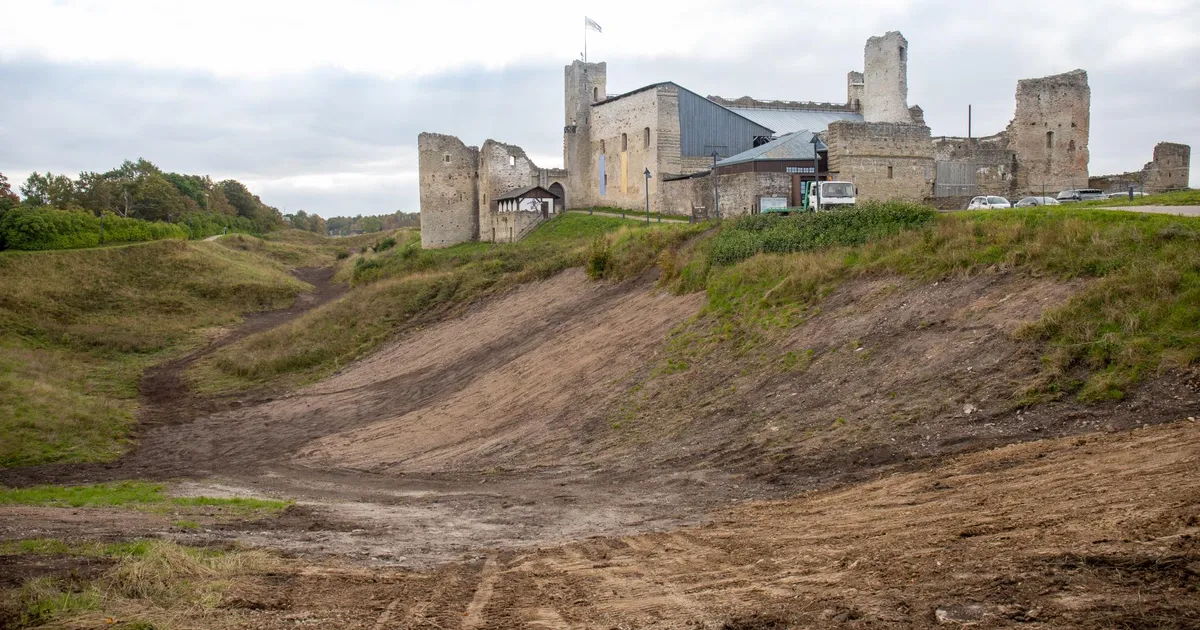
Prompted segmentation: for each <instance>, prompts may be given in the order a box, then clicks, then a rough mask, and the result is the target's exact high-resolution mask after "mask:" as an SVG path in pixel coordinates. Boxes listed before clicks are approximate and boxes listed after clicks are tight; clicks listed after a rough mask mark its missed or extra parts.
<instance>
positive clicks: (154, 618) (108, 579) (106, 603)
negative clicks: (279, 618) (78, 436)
mask: <svg viewBox="0 0 1200 630" xmlns="http://www.w3.org/2000/svg"><path fill="white" fill-rule="evenodd" d="M69 555H72V554H69ZM107 557H110V558H113V559H116V560H117V564H116V565H115V566H114V567H113V568H112V569H110V570H108V571H107V572H105V573H104V574H103V575H101V576H100V577H99V578H97V579H94V580H91V581H88V582H84V583H80V582H79V581H78V580H74V579H69V578H68V579H54V578H36V579H33V580H29V581H27V582H26V583H25V584H24V585H23V586H22V588H21V589H20V590H19V591H18V592H17V593H16V594H15V596H16V599H17V600H18V601H17V605H18V607H19V608H20V609H21V611H22V615H21V618H20V619H19V621H18V623H19V624H20V626H34V625H36V626H38V627H46V628H80V627H113V626H115V627H125V628H129V627H142V628H166V627H174V626H176V625H177V624H179V623H183V622H185V620H186V622H188V623H194V622H195V621H196V619H198V618H200V619H202V618H204V617H205V616H206V614H212V613H213V611H215V610H216V608H217V606H218V605H219V604H220V603H221V600H222V598H223V597H224V595H225V593H226V592H227V591H228V589H229V588H230V586H231V585H232V584H234V583H236V582H237V581H238V580H239V579H243V578H246V577H248V576H253V575H261V574H263V573H269V572H272V571H278V570H280V569H281V568H282V567H284V566H285V565H286V562H285V561H284V560H282V559H280V558H278V557H276V556H273V555H270V554H268V553H265V552H262V551H246V550H235V551H229V552H222V551H214V550H208V549H196V548H190V547H183V546H180V545H176V544H174V543H170V542H165V541H141V542H140V544H139V545H138V546H136V547H131V548H129V549H114V550H113V551H112V553H111V554H109V555H108V556H107Z"/></svg>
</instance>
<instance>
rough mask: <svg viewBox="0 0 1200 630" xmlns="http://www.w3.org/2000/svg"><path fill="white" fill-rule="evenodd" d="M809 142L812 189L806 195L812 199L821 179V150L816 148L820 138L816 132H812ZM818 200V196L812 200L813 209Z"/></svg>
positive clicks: (819, 143) (815, 207)
mask: <svg viewBox="0 0 1200 630" xmlns="http://www.w3.org/2000/svg"><path fill="white" fill-rule="evenodd" d="M809 142H811V143H812V145H813V183H812V189H811V190H809V191H808V197H809V198H810V199H812V196H813V194H814V193H815V192H816V191H817V187H818V186H820V184H819V183H818V182H820V181H821V152H820V151H818V150H817V148H818V147H819V146H820V145H821V139H820V138H818V137H817V134H815V133H814V134H813V135H812V140H809ZM820 200H821V198H820V196H818V197H817V198H816V201H814V202H813V204H812V206H813V210H816V209H817V206H816V204H817V202H819V201H820Z"/></svg>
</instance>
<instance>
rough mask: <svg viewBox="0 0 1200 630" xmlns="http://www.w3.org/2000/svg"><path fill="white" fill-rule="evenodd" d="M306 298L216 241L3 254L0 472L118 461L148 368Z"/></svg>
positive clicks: (267, 267)
mask: <svg viewBox="0 0 1200 630" xmlns="http://www.w3.org/2000/svg"><path fill="white" fill-rule="evenodd" d="M303 290H305V285H304V284H302V283H300V282H298V281H296V280H294V279H293V278H292V277H291V276H290V275H289V274H288V273H287V269H286V267H285V266H284V265H283V264H281V263H279V262H277V261H275V260H272V259H271V258H270V257H268V256H265V255H261V254H259V253H256V252H252V251H238V250H235V249H230V248H228V247H225V246H222V245H220V244H219V241H218V242H213V243H202V242H201V243H195V242H184V241H159V242H153V243H146V244H141V245H134V246H128V247H113V248H101V249H90V250H76V251H56V252H3V253H0V466H12V465H26V464H37V463H44V462H52V461H72V462H86V461H105V460H110V459H112V458H114V457H116V456H118V455H119V454H120V453H121V452H122V451H123V449H124V447H125V443H124V442H125V439H126V436H127V434H128V431H129V428H130V426H131V425H132V421H133V420H132V418H133V410H134V407H135V404H136V396H137V391H136V383H137V379H138V378H139V377H140V375H141V373H142V371H143V370H144V369H145V368H146V367H147V366H149V365H151V364H153V363H156V362H159V361H162V360H165V359H166V358H167V357H169V356H172V355H174V354H176V353H178V352H180V351H183V350H186V349H188V348H190V347H194V346H195V345H196V344H198V343H200V342H202V341H203V340H204V338H205V336H206V335H205V331H206V330H208V329H212V328H214V327H217V326H223V325H227V324H229V323H232V322H234V321H236V320H237V319H238V317H239V316H240V315H241V314H242V313H246V312H250V311H258V310H264V309H271V308H279V307H282V306H286V305H288V304H290V303H291V301H292V300H293V299H294V297H295V295H296V294H297V293H298V292H300V291H303Z"/></svg>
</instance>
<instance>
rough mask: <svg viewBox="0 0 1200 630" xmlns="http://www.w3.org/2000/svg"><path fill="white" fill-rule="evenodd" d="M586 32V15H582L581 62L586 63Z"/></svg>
mask: <svg viewBox="0 0 1200 630" xmlns="http://www.w3.org/2000/svg"><path fill="white" fill-rule="evenodd" d="M587 32H588V23H587V16H584V18H583V63H587Z"/></svg>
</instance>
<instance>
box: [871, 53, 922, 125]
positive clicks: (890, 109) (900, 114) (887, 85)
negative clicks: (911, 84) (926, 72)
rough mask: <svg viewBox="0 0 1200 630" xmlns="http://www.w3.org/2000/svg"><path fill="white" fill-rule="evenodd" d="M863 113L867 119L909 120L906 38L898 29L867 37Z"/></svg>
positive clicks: (880, 120) (882, 120)
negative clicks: (878, 35)
mask: <svg viewBox="0 0 1200 630" xmlns="http://www.w3.org/2000/svg"><path fill="white" fill-rule="evenodd" d="M864 57H865V58H864V61H863V89H862V115H863V119H864V120H866V122H891V123H908V122H912V118H911V116H910V114H909V111H908V40H906V39H904V36H903V35H901V34H900V31H888V32H887V34H885V35H883V36H882V37H872V38H870V39H868V40H867V46H866V50H865V55H864Z"/></svg>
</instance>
